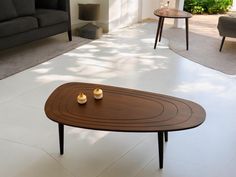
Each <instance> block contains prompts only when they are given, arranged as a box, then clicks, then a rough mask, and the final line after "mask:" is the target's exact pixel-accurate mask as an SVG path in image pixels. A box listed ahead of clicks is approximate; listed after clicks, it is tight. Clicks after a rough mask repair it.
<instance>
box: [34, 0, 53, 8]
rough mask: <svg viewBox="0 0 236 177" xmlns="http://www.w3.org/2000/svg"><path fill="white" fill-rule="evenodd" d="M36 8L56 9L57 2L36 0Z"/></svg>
mask: <svg viewBox="0 0 236 177" xmlns="http://www.w3.org/2000/svg"><path fill="white" fill-rule="evenodd" d="M36 7H37V8H41V9H57V8H58V0H36Z"/></svg>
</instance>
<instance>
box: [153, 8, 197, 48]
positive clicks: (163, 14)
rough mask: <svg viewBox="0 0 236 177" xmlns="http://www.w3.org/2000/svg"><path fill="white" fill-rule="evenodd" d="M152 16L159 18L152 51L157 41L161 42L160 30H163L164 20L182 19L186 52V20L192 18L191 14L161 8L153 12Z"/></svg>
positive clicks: (187, 42) (187, 30)
mask: <svg viewBox="0 0 236 177" xmlns="http://www.w3.org/2000/svg"><path fill="white" fill-rule="evenodd" d="M154 15H156V16H158V17H159V21H158V27H157V33H156V40H155V44H154V49H156V46H157V41H158V39H159V42H160V41H161V36H162V30H163V25H164V20H165V18H184V19H185V25H186V50H188V46H189V34H188V33H189V28H188V19H189V18H191V17H192V14H190V13H188V12H185V11H181V10H178V9H172V8H161V9H157V10H155V11H154Z"/></svg>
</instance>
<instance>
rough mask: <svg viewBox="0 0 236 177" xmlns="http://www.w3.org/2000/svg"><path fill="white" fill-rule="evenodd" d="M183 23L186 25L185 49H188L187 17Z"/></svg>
mask: <svg viewBox="0 0 236 177" xmlns="http://www.w3.org/2000/svg"><path fill="white" fill-rule="evenodd" d="M185 25H186V50H188V40H189V39H188V38H189V36H188V34H189V29H188V18H185Z"/></svg>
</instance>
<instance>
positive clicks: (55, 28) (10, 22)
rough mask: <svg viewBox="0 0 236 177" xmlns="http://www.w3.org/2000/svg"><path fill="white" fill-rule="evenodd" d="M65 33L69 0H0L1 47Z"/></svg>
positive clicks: (67, 29)
mask: <svg viewBox="0 0 236 177" xmlns="http://www.w3.org/2000/svg"><path fill="white" fill-rule="evenodd" d="M64 32H67V33H68V38H69V41H71V40H72V34H71V22H70V3H69V0H0V50H2V49H6V48H10V47H13V46H17V45H20V44H24V43H28V42H31V41H34V40H38V39H42V38H45V37H49V36H52V35H56V34H59V33H64Z"/></svg>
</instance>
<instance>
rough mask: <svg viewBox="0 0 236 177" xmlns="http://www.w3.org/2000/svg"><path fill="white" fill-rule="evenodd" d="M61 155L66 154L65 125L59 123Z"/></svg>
mask: <svg viewBox="0 0 236 177" xmlns="http://www.w3.org/2000/svg"><path fill="white" fill-rule="evenodd" d="M58 130H59V145H60V154H61V155H63V154H64V125H63V124H60V123H58Z"/></svg>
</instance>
